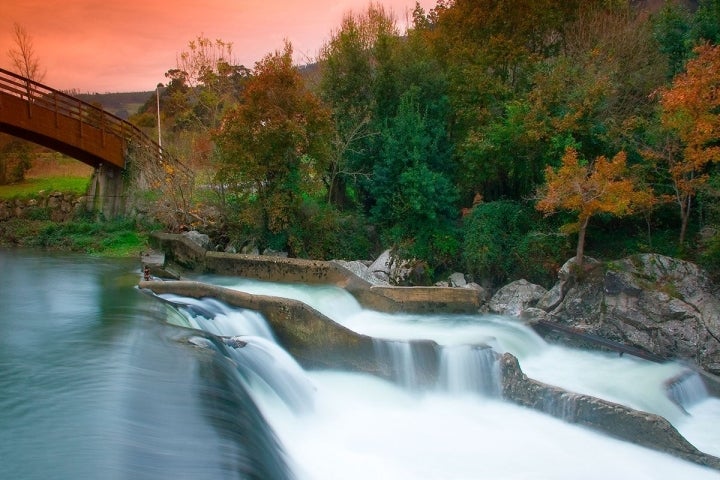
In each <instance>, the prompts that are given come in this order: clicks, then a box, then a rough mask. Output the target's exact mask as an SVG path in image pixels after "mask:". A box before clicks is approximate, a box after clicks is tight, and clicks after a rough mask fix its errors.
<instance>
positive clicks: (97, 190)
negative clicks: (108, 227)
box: [86, 163, 126, 219]
mask: <svg viewBox="0 0 720 480" xmlns="http://www.w3.org/2000/svg"><path fill="white" fill-rule="evenodd" d="M86 208H87V210H88V211H89V212H95V214H96V215H102V216H104V217H105V218H106V219H111V218H117V217H120V216H122V215H124V214H125V210H126V195H125V178H124V176H123V169H121V168H119V167H116V166H114V165H111V164H109V163H101V164H100V165H99V166H97V167H96V168H95V172H94V173H93V176H92V179H91V180H90V185H89V186H88V192H87V205H86Z"/></svg>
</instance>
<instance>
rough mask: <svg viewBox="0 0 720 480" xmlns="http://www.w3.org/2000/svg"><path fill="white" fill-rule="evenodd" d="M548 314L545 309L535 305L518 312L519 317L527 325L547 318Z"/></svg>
mask: <svg viewBox="0 0 720 480" xmlns="http://www.w3.org/2000/svg"><path fill="white" fill-rule="evenodd" d="M549 316H550V315H549V314H548V313H547V312H546V311H545V310H542V309H540V308H535V307H530V308H526V309H525V310H523V311H522V312H520V318H521V319H522V320H523V321H524V322H526V323H528V324H529V325H532V324H533V323H537V322H538V321H540V320H547V319H548V317H549Z"/></svg>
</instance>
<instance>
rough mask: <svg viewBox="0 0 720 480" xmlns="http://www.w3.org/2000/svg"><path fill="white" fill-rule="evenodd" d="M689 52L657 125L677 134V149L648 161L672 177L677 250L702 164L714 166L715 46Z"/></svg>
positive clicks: (717, 148)
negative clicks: (678, 223)
mask: <svg viewBox="0 0 720 480" xmlns="http://www.w3.org/2000/svg"><path fill="white" fill-rule="evenodd" d="M695 53H696V54H697V58H694V59H692V60H690V61H689V62H688V63H687V69H686V71H685V72H684V73H682V74H680V75H678V76H677V77H675V79H674V80H673V84H672V86H671V88H669V89H667V90H665V91H664V92H663V93H662V98H661V104H662V124H663V126H664V127H665V128H667V129H668V130H670V131H672V132H674V133H676V134H677V137H678V139H679V141H680V143H681V149H671V148H665V150H664V151H662V152H657V151H656V152H655V155H654V156H653V157H652V158H654V159H657V160H660V161H662V162H664V163H666V164H667V167H668V171H669V173H670V177H671V178H672V183H673V186H674V190H675V198H676V201H677V203H678V205H679V207H680V215H681V219H682V226H681V229H680V244H681V245H682V244H683V243H684V241H685V231H686V228H687V222H688V218H689V215H690V207H691V202H692V199H693V197H694V196H695V195H696V194H697V192H698V190H699V189H700V188H702V186H703V185H704V184H705V183H706V181H707V179H708V175H707V167H708V165H709V164H711V163H716V162H718V161H720V115H718V111H719V110H720V93H719V91H720V89H719V88H718V85H719V84H720V46H714V47H713V46H710V45H707V44H705V45H701V46H699V47H697V48H696V49H695ZM678 150H680V151H678Z"/></svg>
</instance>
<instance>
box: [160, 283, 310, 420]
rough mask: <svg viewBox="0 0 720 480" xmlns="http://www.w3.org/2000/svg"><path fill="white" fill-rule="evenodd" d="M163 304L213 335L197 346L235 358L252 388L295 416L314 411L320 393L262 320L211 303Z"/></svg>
mask: <svg viewBox="0 0 720 480" xmlns="http://www.w3.org/2000/svg"><path fill="white" fill-rule="evenodd" d="M162 298H163V299H164V300H165V301H167V302H169V303H170V304H171V305H173V306H175V308H177V310H178V311H179V312H180V313H182V314H183V315H184V316H185V317H186V319H187V321H188V323H189V324H190V326H192V327H193V328H195V329H197V330H201V331H203V332H207V333H209V334H211V335H212V336H208V337H201V338H198V337H194V338H192V339H191V340H190V341H191V343H193V344H195V345H198V346H211V347H212V348H214V349H215V350H217V351H218V352H219V353H220V354H222V355H224V356H226V357H229V358H230V359H231V360H233V363H234V364H235V365H236V368H237V370H238V372H239V373H240V374H241V375H242V377H243V378H244V379H245V380H246V381H247V382H248V383H249V384H250V386H251V387H254V388H259V389H261V390H263V391H271V392H273V393H274V394H275V395H276V396H277V397H278V398H280V399H281V400H282V401H283V402H284V403H285V404H286V405H287V406H288V408H290V409H291V410H293V411H295V412H307V411H311V410H312V409H313V402H314V400H313V396H314V387H313V386H312V384H311V383H310V380H309V379H308V378H307V375H305V372H304V371H303V369H302V367H300V365H298V363H297V362H296V361H295V359H294V358H292V357H291V356H290V354H288V353H287V352H286V351H285V350H284V349H283V348H281V347H280V346H279V345H278V344H277V343H276V342H275V338H274V336H273V334H272V331H271V330H270V327H269V325H268V324H267V322H266V321H265V319H264V318H263V316H262V315H261V314H259V313H258V312H255V311H251V310H245V309H233V308H231V307H230V306H228V305H226V304H224V303H222V302H220V301H218V300H215V299H211V298H204V299H200V300H198V299H194V298H187V297H181V296H178V295H162ZM220 339H222V342H221V341H219V340H220Z"/></svg>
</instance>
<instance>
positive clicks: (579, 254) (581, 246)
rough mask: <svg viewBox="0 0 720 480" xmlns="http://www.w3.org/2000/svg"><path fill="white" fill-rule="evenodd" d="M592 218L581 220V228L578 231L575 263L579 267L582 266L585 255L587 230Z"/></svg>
mask: <svg viewBox="0 0 720 480" xmlns="http://www.w3.org/2000/svg"><path fill="white" fill-rule="evenodd" d="M589 221H590V217H587V218H581V219H579V222H580V228H579V229H578V243H577V250H576V251H575V263H576V264H577V266H578V267H580V266H582V262H583V256H584V254H585V231H586V230H587V226H588V222H589Z"/></svg>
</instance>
